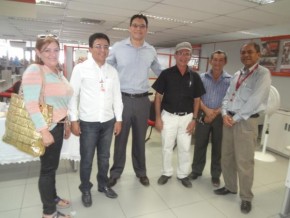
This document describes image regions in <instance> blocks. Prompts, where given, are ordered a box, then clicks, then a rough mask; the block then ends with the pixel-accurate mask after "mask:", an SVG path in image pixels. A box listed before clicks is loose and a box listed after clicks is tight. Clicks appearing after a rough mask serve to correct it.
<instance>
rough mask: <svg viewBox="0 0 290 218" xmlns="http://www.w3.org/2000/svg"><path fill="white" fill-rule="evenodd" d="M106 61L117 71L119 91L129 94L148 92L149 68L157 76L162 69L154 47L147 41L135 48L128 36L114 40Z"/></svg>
mask: <svg viewBox="0 0 290 218" xmlns="http://www.w3.org/2000/svg"><path fill="white" fill-rule="evenodd" d="M107 62H108V63H109V64H111V65H112V66H114V67H115V68H116V69H117V71H118V73H119V79H120V84H121V91H122V92H126V93H130V94H140V93H144V92H148V90H149V88H150V85H149V81H148V78H149V72H150V69H151V70H152V71H153V72H154V73H155V74H156V75H157V76H159V75H160V73H161V71H162V67H161V65H160V63H159V61H158V59H157V52H156V50H155V48H154V47H153V46H151V45H149V44H148V43H147V42H144V43H143V45H142V46H141V47H139V48H135V47H134V46H133V45H132V44H131V41H130V38H127V39H124V40H122V41H119V42H116V43H115V44H114V45H113V46H112V49H111V50H110V54H109V56H108V58H107Z"/></svg>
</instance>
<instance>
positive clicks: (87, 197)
mask: <svg viewBox="0 0 290 218" xmlns="http://www.w3.org/2000/svg"><path fill="white" fill-rule="evenodd" d="M82 202H83V205H84V206H85V207H90V206H92V195H91V192H90V191H85V192H83V193H82Z"/></svg>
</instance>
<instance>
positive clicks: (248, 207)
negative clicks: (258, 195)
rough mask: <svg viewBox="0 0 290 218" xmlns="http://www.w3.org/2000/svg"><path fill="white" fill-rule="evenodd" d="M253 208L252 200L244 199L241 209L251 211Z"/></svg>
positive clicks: (243, 211)
mask: <svg viewBox="0 0 290 218" xmlns="http://www.w3.org/2000/svg"><path fill="white" fill-rule="evenodd" d="M251 210H252V203H251V202H250V201H242V203H241V211H242V213H245V214H247V213H249V212H250V211H251Z"/></svg>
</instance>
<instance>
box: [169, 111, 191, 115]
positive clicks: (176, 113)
mask: <svg viewBox="0 0 290 218" xmlns="http://www.w3.org/2000/svg"><path fill="white" fill-rule="evenodd" d="M172 114H174V115H177V116H185V115H187V114H190V113H187V112H173V113H172Z"/></svg>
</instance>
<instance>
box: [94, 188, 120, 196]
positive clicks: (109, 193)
mask: <svg viewBox="0 0 290 218" xmlns="http://www.w3.org/2000/svg"><path fill="white" fill-rule="evenodd" d="M98 191H99V192H103V193H105V195H106V196H107V197H108V198H117V197H118V195H117V193H116V192H115V191H114V190H113V189H111V188H110V187H104V188H99V189H98Z"/></svg>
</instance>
